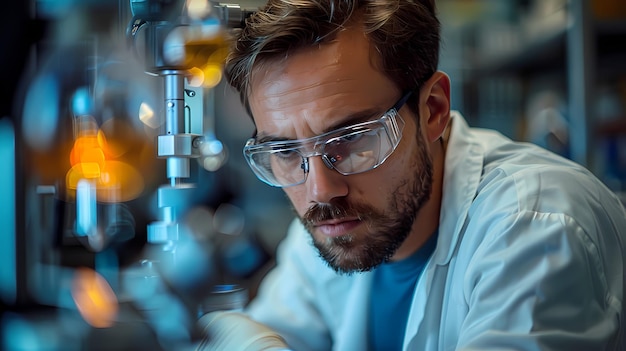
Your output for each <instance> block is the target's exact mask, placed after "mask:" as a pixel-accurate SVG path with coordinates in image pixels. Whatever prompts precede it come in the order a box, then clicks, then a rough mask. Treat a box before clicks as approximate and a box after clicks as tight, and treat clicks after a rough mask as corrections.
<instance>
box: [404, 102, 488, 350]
mask: <svg viewBox="0 0 626 351" xmlns="http://www.w3.org/2000/svg"><path fill="white" fill-rule="evenodd" d="M452 117H453V118H452V120H453V122H452V131H451V134H450V140H449V142H448V149H447V151H446V161H445V170H444V180H443V183H444V186H443V199H442V207H441V208H442V210H441V212H440V219H439V237H438V239H437V247H436V248H435V252H434V253H433V257H432V258H431V259H430V260H429V262H428V264H427V265H426V267H425V269H424V272H423V273H422V276H421V277H420V279H419V280H418V283H417V286H416V288H415V293H414V295H413V302H412V305H411V311H410V313H409V319H408V322H407V327H406V334H405V340H404V349H405V350H409V349H415V347H417V349H419V350H438V339H439V337H438V335H427V334H426V330H430V331H432V330H436V329H437V328H434V327H433V326H434V325H441V319H442V318H445V316H442V312H443V297H444V295H445V291H444V290H445V287H446V279H447V274H448V269H449V266H448V264H449V262H450V259H451V257H452V256H453V254H454V251H455V249H456V246H457V245H458V242H459V240H460V237H459V236H460V232H461V229H462V227H463V225H464V223H465V220H466V217H467V214H468V211H469V208H470V205H471V203H472V200H473V199H474V197H475V194H476V191H477V189H478V185H479V182H480V177H481V173H482V166H483V150H482V147H481V146H480V144H479V143H478V142H476V141H475V140H473V139H472V137H471V133H470V131H469V127H468V125H467V123H466V122H465V120H464V119H463V117H462V116H461V115H460V114H458V113H456V112H453V113H452ZM425 319H427V321H426V322H425ZM422 323H426V324H428V325H429V328H420V326H421V325H422Z"/></svg>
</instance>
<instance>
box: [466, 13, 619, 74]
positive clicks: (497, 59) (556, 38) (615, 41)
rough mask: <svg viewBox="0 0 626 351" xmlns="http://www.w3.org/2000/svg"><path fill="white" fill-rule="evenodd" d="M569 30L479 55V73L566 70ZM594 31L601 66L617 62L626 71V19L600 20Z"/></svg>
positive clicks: (476, 61) (604, 66) (476, 65)
mask: <svg viewBox="0 0 626 351" xmlns="http://www.w3.org/2000/svg"><path fill="white" fill-rule="evenodd" d="M567 31H568V27H563V28H559V29H555V30H552V31H551V32H549V33H546V34H545V35H543V36H541V37H538V38H536V39H534V40H532V41H529V42H528V43H526V44H523V45H521V46H520V48H519V49H517V50H512V51H511V52H508V53H506V54H500V55H489V54H486V55H484V56H483V57H478V58H475V61H474V63H475V64H474V67H475V71H476V73H477V74H478V75H497V74H503V73H504V74H506V73H513V74H525V73H528V72H533V73H537V72H542V71H545V70H549V69H565V66H566V62H565V57H566V52H565V50H566V42H567ZM594 32H595V37H596V40H595V41H594V43H595V45H596V51H597V56H598V57H600V58H601V60H600V61H599V62H598V67H599V68H601V69H603V70H605V69H607V65H616V66H618V67H617V68H618V69H621V70H622V71H626V69H624V65H623V62H626V61H623V59H624V56H625V55H626V46H624V43H625V42H626V20H610V21H599V22H597V23H596V24H595V28H594Z"/></svg>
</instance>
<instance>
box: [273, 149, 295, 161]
mask: <svg viewBox="0 0 626 351" xmlns="http://www.w3.org/2000/svg"><path fill="white" fill-rule="evenodd" d="M272 155H273V156H274V157H276V158H279V159H282V160H289V159H292V158H300V156H299V154H298V153H297V152H296V151H295V150H294V149H282V150H280V149H279V150H273V151H272Z"/></svg>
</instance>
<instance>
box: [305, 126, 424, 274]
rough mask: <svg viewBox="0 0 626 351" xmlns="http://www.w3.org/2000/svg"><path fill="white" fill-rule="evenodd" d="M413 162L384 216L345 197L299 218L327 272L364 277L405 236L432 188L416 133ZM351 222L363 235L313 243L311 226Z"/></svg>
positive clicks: (421, 141) (421, 140)
mask: <svg viewBox="0 0 626 351" xmlns="http://www.w3.org/2000/svg"><path fill="white" fill-rule="evenodd" d="M417 135H418V136H417V146H418V147H417V150H416V151H415V152H414V155H413V156H414V157H412V158H411V159H412V160H414V161H413V162H412V163H411V164H410V165H409V166H408V167H407V168H406V169H405V170H404V171H406V174H407V176H406V177H407V178H405V179H404V180H403V181H401V182H400V183H399V184H398V185H397V186H396V188H395V189H394V190H393V191H391V192H390V193H389V194H388V195H387V198H386V199H385V202H386V204H385V206H382V208H384V209H387V210H386V211H381V210H377V209H376V208H374V207H372V206H370V205H368V204H365V203H353V202H349V201H348V200H347V198H337V199H333V201H331V202H330V203H325V204H315V205H313V206H311V207H310V208H309V209H308V210H307V212H306V213H305V214H304V215H303V216H302V217H300V220H301V222H302V224H303V225H304V227H305V228H306V229H307V231H308V232H309V233H310V234H311V237H312V239H313V245H314V246H315V248H316V249H317V251H318V253H319V255H320V257H321V258H322V259H323V260H324V261H326V263H327V264H328V266H329V267H331V268H332V269H334V270H335V272H337V273H340V274H352V273H357V272H367V271H370V270H372V269H373V268H375V267H377V266H378V265H380V264H381V263H384V262H388V261H389V259H391V257H392V256H393V255H394V254H395V252H396V251H397V250H398V248H399V247H400V246H401V245H402V243H404V241H405V240H406V238H407V237H408V236H409V234H410V232H411V229H412V227H413V222H414V221H415V218H416V216H417V213H418V212H419V210H420V209H421V208H422V207H423V206H424V204H425V203H426V201H428V199H429V198H430V194H431V191H432V183H433V162H432V158H431V157H430V154H429V153H428V151H427V150H426V146H425V145H426V144H425V143H424V138H423V137H422V134H421V133H420V132H419V130H418V132H417ZM345 217H352V218H354V217H356V218H358V219H359V220H360V221H362V223H363V224H364V225H360V226H359V228H363V227H365V228H366V232H365V233H364V234H360V233H359V234H356V233H347V234H345V235H341V236H338V237H327V238H324V239H321V240H320V239H317V238H315V236H314V235H313V232H314V230H315V223H318V222H320V221H326V220H331V219H341V218H345Z"/></svg>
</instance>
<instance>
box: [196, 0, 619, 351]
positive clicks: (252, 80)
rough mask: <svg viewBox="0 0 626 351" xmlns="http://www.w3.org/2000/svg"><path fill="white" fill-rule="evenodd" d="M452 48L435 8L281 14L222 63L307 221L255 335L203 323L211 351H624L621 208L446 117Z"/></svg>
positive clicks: (281, 264) (530, 151) (238, 323)
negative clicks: (445, 58)
mask: <svg viewBox="0 0 626 351" xmlns="http://www.w3.org/2000/svg"><path fill="white" fill-rule="evenodd" d="M438 50H439V23H438V20H437V18H436V17H435V5H434V0H430V1H428V0H414V1H405V0H395V1H392V0H384V1H383V0H381V1H376V0H373V1H358V0H352V1H348V0H344V1H339V0H334V1H333V0H270V1H269V2H268V4H267V5H266V6H265V7H264V8H263V9H261V10H260V11H259V12H258V13H256V14H255V15H253V16H252V17H251V18H250V19H249V20H248V22H247V26H246V28H245V29H244V30H243V31H242V32H241V34H240V35H239V36H238V38H237V42H236V45H235V48H234V51H233V52H232V54H231V56H230V58H229V61H228V64H227V74H228V77H229V80H230V83H231V84H232V85H233V86H234V87H235V88H236V89H237V90H238V91H239V92H240V94H241V98H242V101H243V103H244V104H245V106H246V107H247V108H248V111H249V112H250V114H251V116H252V118H253V120H254V123H255V126H256V135H255V136H254V138H252V139H251V140H250V141H249V142H248V143H247V145H246V146H245V148H244V154H245V156H246V159H247V160H248V163H249V164H250V166H251V168H252V170H253V171H254V172H255V174H256V175H257V176H258V177H259V179H261V180H262V181H264V182H266V183H268V184H270V185H273V186H279V187H283V189H284V191H285V193H286V194H287V196H288V197H289V199H290V201H291V203H292V204H293V207H294V209H295V211H296V213H297V215H298V217H299V219H300V221H299V222H297V223H294V224H293V225H292V227H291V228H290V232H289V234H288V236H287V238H286V239H285V241H284V242H283V243H282V245H281V247H280V248H279V251H278V255H277V266H276V268H275V269H274V270H273V271H272V272H271V273H270V274H269V275H268V277H266V279H265V281H264V283H263V284H262V285H261V288H260V291H259V294H258V296H257V297H256V298H255V299H254V300H253V301H252V302H251V304H250V305H249V306H248V308H247V309H246V311H245V312H246V313H247V316H249V318H248V317H246V316H244V315H242V314H233V313H217V314H212V315H209V316H206V317H204V318H203V320H202V323H204V324H203V325H204V326H205V327H206V331H207V334H208V335H209V340H211V341H210V342H211V343H212V345H213V347H214V348H216V349H219V348H222V349H228V350H233V349H247V350H261V349H272V348H274V349H276V348H288V347H289V348H291V349H293V350H298V351H300V350H331V349H332V350H368V349H369V350H621V349H622V348H624V347H626V344H625V341H624V340H625V337H624V335H625V333H624V330H623V329H624V326H625V325H626V323H625V322H626V320H625V319H624V252H625V250H624V243H625V242H626V238H625V237H624V236H625V234H626V212H625V211H624V208H623V206H622V205H621V204H620V202H619V200H618V199H617V197H616V196H614V195H613V194H612V193H611V192H610V191H609V190H607V189H606V188H605V187H604V186H603V185H602V184H601V182H600V181H598V180H597V179H596V178H595V177H593V176H592V175H591V174H590V172H588V171H587V170H585V169H583V168H582V167H580V166H578V165H576V164H574V163H572V162H570V161H568V160H565V159H563V158H560V157H558V156H556V155H554V154H552V153H549V152H547V151H545V150H542V149H540V148H538V147H536V146H533V145H530V144H519V143H514V142H512V141H510V140H508V139H506V138H504V137H503V136H501V135H500V134H497V133H495V132H492V131H486V130H477V129H472V128H469V127H468V125H467V124H466V122H465V121H464V120H463V118H462V117H461V115H459V114H458V113H456V112H450V81H449V78H448V77H447V76H446V75H445V74H444V73H442V72H438V71H437V61H438ZM311 244H312V245H311ZM312 246H314V247H315V249H313V248H312ZM245 347H249V348H245Z"/></svg>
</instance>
